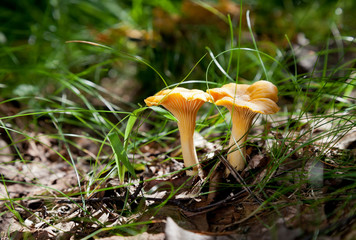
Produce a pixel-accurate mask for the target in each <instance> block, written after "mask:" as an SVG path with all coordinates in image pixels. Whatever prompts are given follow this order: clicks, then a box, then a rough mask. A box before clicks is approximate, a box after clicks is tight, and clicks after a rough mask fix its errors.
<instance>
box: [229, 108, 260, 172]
mask: <svg viewBox="0 0 356 240" xmlns="http://www.w3.org/2000/svg"><path fill="white" fill-rule="evenodd" d="M228 109H229V111H230V113H231V120H232V129H231V137H230V142H229V152H230V153H229V154H228V156H227V159H228V161H229V163H230V164H231V165H232V166H234V168H235V169H236V170H238V171H239V170H242V169H243V168H244V167H245V164H246V160H245V156H246V146H245V142H246V139H247V135H248V132H249V130H250V128H251V124H252V120H253V118H254V117H255V116H256V113H254V112H252V111H250V110H248V109H241V108H238V107H233V109H232V108H231V107H228ZM229 172H230V171H229V170H226V174H228V173H229Z"/></svg>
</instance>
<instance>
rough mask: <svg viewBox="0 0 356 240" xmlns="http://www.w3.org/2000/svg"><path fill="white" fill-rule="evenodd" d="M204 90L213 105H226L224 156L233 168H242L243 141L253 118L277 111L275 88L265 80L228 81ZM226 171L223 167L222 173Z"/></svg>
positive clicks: (243, 158)
mask: <svg viewBox="0 0 356 240" xmlns="http://www.w3.org/2000/svg"><path fill="white" fill-rule="evenodd" d="M208 93H210V95H211V96H212V98H213V99H214V102H215V104H216V105H219V106H224V107H226V108H227V109H228V110H229V111H230V114H231V120H232V130H231V137H230V142H229V148H230V152H229V153H228V156H227V159H228V161H229V163H230V164H231V166H232V167H234V168H235V169H236V170H242V169H243V168H244V167H245V163H246V161H245V155H246V147H245V146H244V143H245V142H246V139H247V135H248V131H249V129H250V128H251V124H252V121H253V119H254V117H255V116H256V115H257V114H258V113H261V114H273V113H276V112H278V111H279V107H278V106H277V104H276V102H277V101H278V96H277V95H278V89H277V87H276V86H275V85H273V84H272V83H270V82H268V81H258V82H255V83H254V84H252V85H248V84H236V83H229V84H226V85H224V86H222V87H221V88H213V89H210V90H208ZM229 173H230V171H229V170H228V169H227V170H226V175H228V174H229Z"/></svg>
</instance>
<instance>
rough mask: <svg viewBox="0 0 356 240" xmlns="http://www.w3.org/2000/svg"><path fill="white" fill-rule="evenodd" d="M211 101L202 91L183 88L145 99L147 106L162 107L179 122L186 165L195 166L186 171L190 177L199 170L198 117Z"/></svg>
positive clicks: (168, 90)
mask: <svg viewBox="0 0 356 240" xmlns="http://www.w3.org/2000/svg"><path fill="white" fill-rule="evenodd" d="M209 99H210V96H209V94H207V93H205V92H203V91H201V90H197V89H192V90H190V89H186V88H182V87H176V88H174V89H166V90H162V91H160V92H158V93H156V94H155V95H154V96H152V97H148V98H146V99H145V103H146V104H147V106H156V105H162V106H164V107H165V108H166V109H167V110H168V111H170V112H171V113H172V114H173V115H174V117H175V118H176V119H177V120H178V129H179V132H180V141H181V145H182V155H183V160H184V165H185V166H186V167H191V166H194V167H193V169H192V170H187V171H186V173H187V175H190V176H192V175H195V174H197V173H198V170H199V168H198V166H199V165H198V163H199V161H198V158H197V154H196V151H195V146H194V140H193V135H194V130H195V121H196V116H197V113H198V110H199V108H200V107H201V106H202V105H203V104H204V103H205V102H206V101H209Z"/></svg>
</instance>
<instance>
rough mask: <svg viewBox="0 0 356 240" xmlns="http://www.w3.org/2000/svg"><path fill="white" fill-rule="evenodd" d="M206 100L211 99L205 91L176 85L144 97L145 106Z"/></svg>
mask: <svg viewBox="0 0 356 240" xmlns="http://www.w3.org/2000/svg"><path fill="white" fill-rule="evenodd" d="M195 101H197V102H202V103H204V102H207V101H211V97H210V95H209V94H207V93H206V92H203V91H202V90H198V89H186V88H182V87H176V88H174V89H165V90H162V91H159V92H158V93H156V94H155V95H154V96H151V97H148V98H146V99H145V103H146V104H147V106H157V105H163V106H166V105H171V104H170V103H172V104H175V105H177V106H178V105H182V104H184V103H186V102H195Z"/></svg>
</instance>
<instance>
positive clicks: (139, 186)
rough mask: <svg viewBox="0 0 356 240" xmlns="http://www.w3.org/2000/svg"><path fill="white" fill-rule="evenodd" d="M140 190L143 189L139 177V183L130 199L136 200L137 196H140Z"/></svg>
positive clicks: (141, 178) (141, 179)
mask: <svg viewBox="0 0 356 240" xmlns="http://www.w3.org/2000/svg"><path fill="white" fill-rule="evenodd" d="M142 188H143V176H141V177H140V183H139V184H138V186H137V188H136V190H135V192H134V193H133V194H132V196H131V197H130V198H131V199H133V200H134V199H136V198H137V196H138V194H140V192H141V190H142Z"/></svg>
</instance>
